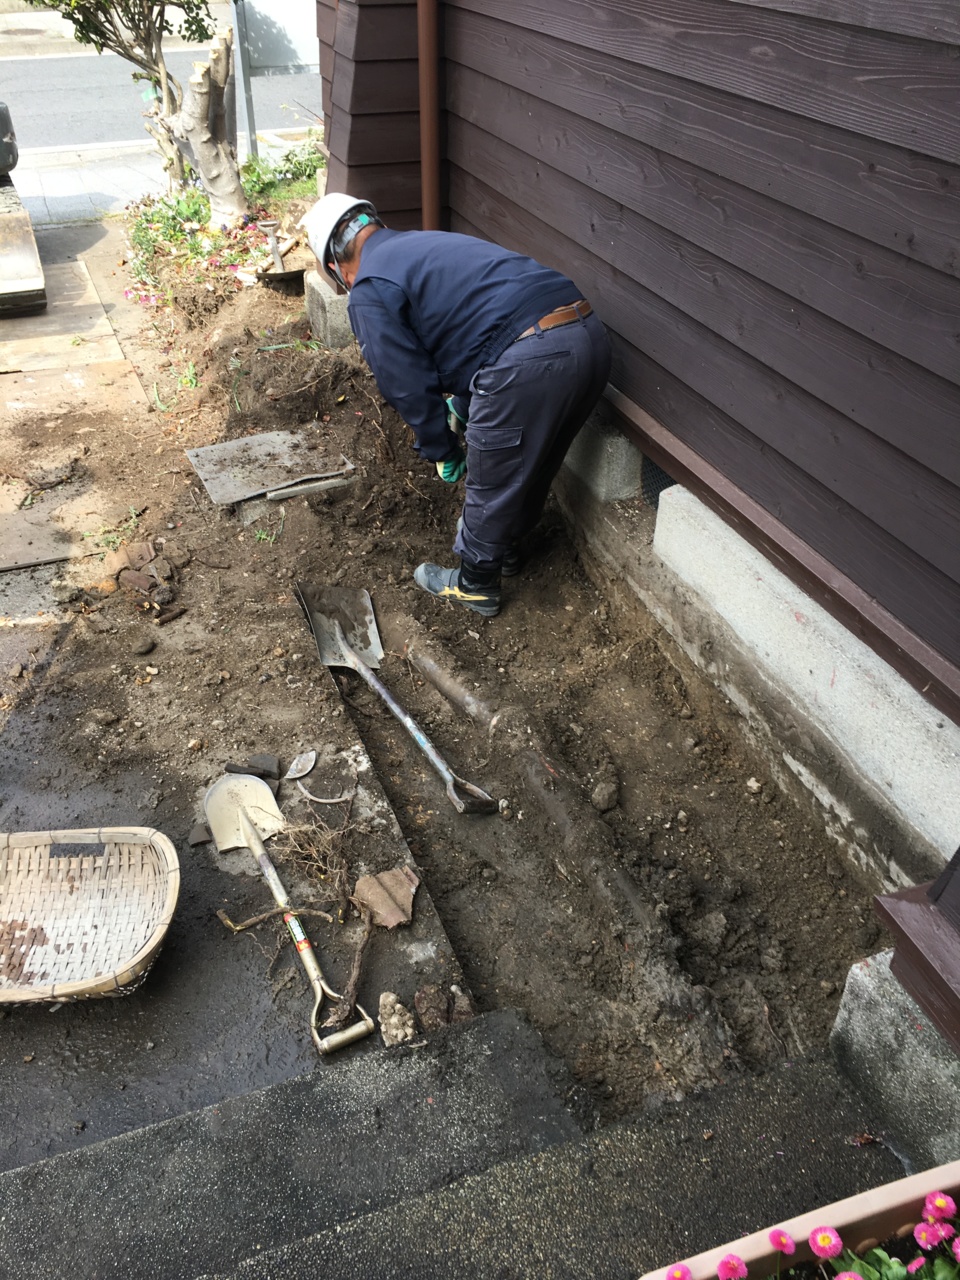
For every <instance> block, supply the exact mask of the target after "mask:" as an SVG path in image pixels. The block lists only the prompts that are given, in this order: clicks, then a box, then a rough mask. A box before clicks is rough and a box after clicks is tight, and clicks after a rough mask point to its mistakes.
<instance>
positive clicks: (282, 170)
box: [240, 130, 327, 199]
mask: <svg viewBox="0 0 960 1280" xmlns="http://www.w3.org/2000/svg"><path fill="white" fill-rule="evenodd" d="M319 142H320V140H319V137H318V136H317V135H315V134H314V133H313V131H312V130H311V132H310V133H309V134H308V135H307V138H306V139H305V140H304V141H303V142H299V143H297V144H296V145H295V146H293V147H290V148H289V149H288V150H287V151H285V152H284V153H283V155H282V156H280V158H279V159H278V160H276V161H274V160H270V159H268V158H267V157H266V156H251V157H250V158H249V160H247V161H246V162H245V163H244V165H243V166H242V168H241V170H240V176H241V179H242V182H243V190H244V192H245V193H246V195H247V197H248V199H253V197H255V196H260V197H269V198H274V199H296V198H300V197H304V196H311V195H315V194H316V176H317V170H318V169H323V168H325V167H326V163H327V161H326V157H325V156H324V154H323V152H322V151H321V150H320V146H319Z"/></svg>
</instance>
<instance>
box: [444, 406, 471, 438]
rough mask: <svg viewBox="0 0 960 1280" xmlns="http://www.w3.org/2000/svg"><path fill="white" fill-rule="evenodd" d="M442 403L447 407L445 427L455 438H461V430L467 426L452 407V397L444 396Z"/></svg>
mask: <svg viewBox="0 0 960 1280" xmlns="http://www.w3.org/2000/svg"><path fill="white" fill-rule="evenodd" d="M443 403H444V404H445V405H446V406H447V426H448V427H449V428H450V430H451V431H452V432H453V433H454V435H455V436H459V437H462V436H463V429H464V427H465V426H466V425H467V424H466V423H465V422H464V420H463V419H462V418H461V417H460V415H459V413H457V411H456V409H455V408H454V407H453V396H444V398H443Z"/></svg>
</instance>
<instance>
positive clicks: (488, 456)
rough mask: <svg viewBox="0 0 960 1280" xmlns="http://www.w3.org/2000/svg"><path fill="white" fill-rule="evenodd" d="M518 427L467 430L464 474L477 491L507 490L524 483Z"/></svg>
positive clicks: (521, 443)
mask: <svg viewBox="0 0 960 1280" xmlns="http://www.w3.org/2000/svg"><path fill="white" fill-rule="evenodd" d="M522 446H523V432H522V430H521V429H520V428H519V427H468V428H467V475H468V479H469V483H470V484H471V485H473V486H474V488H477V489H509V488H513V487H514V486H518V485H520V483H521V482H522V480H523V447H522Z"/></svg>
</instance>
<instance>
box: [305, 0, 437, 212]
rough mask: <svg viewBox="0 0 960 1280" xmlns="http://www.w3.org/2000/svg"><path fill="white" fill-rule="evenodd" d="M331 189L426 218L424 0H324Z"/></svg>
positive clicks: (321, 31) (320, 26) (320, 28)
mask: <svg viewBox="0 0 960 1280" xmlns="http://www.w3.org/2000/svg"><path fill="white" fill-rule="evenodd" d="M317 32H318V35H319V38H320V69H321V75H322V77H323V113H324V134H325V138H326V143H327V148H328V150H329V153H330V155H329V162H328V166H327V190H328V191H346V192H348V193H349V194H350V195H358V196H365V197H366V198H367V199H369V200H372V201H373V203H374V204H375V205H376V206H377V208H378V209H379V210H380V211H381V212H382V213H383V214H384V216H385V217H386V218H387V219H388V220H389V222H390V225H391V226H393V227H398V228H400V229H404V228H409V227H418V226H419V225H420V116H419V110H418V108H419V93H418V82H417V6H416V0H317Z"/></svg>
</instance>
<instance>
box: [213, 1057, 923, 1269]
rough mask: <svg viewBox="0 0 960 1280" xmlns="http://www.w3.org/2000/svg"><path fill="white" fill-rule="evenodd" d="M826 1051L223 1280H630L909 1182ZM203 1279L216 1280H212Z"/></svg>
mask: <svg viewBox="0 0 960 1280" xmlns="http://www.w3.org/2000/svg"><path fill="white" fill-rule="evenodd" d="M871 1123H872V1121H871V1118H870V1115H869V1113H868V1112H867V1110H866V1109H865V1108H864V1107H863V1106H862V1105H861V1104H860V1103H859V1102H858V1101H857V1099H856V1098H855V1096H854V1095H853V1093H852V1092H851V1091H850V1089H849V1087H848V1086H847V1085H846V1084H845V1082H844V1081H843V1080H842V1079H841V1078H840V1077H839V1076H838V1074H837V1072H836V1070H835V1069H834V1068H833V1067H832V1065H831V1064H830V1062H829V1061H828V1060H827V1058H826V1055H823V1056H820V1057H817V1058H813V1059H808V1060H805V1061H802V1062H784V1063H783V1064H782V1066H781V1068H780V1069H779V1070H778V1071H776V1072H773V1073H771V1074H769V1075H767V1076H765V1077H762V1078H758V1079H754V1080H749V1079H746V1080H744V1079H740V1080H736V1079H731V1081H730V1082H729V1083H728V1084H726V1085H722V1086H719V1087H717V1088H714V1089H710V1090H707V1091H705V1092H704V1093H702V1094H700V1095H699V1096H697V1097H695V1098H690V1099H688V1100H687V1101H686V1102H683V1103H678V1104H672V1103H667V1104H665V1105H664V1106H663V1107H662V1108H661V1109H660V1110H659V1111H656V1112H655V1113H654V1114H653V1115H651V1116H649V1117H647V1118H646V1119H644V1120H639V1121H636V1122H634V1123H627V1124H622V1125H617V1126H613V1127H611V1128H609V1129H607V1130H605V1131H604V1132H602V1133H600V1134H598V1135H596V1136H592V1137H590V1138H587V1139H583V1140H581V1141H579V1142H575V1143H567V1144H566V1145H564V1146H557V1147H552V1148H550V1149H549V1150H547V1151H544V1152H542V1153H540V1154H536V1155H532V1156H529V1157H527V1158H521V1159H519V1160H513V1161H511V1162H509V1163H504V1164H500V1165H498V1166H496V1167H494V1168H491V1169H489V1170H487V1171H485V1172H483V1173H480V1174H477V1175H474V1176H471V1177H469V1178H466V1179H464V1180H463V1181H461V1182H459V1183H457V1184H456V1185H452V1186H449V1187H447V1188H444V1189H443V1190H440V1191H434V1192H431V1193H429V1194H426V1195H423V1196H420V1197H418V1198H417V1199H416V1200H413V1201H405V1202H403V1203H401V1204H398V1205H394V1206H392V1207H389V1208H385V1209H383V1210H380V1211H378V1212H376V1213H373V1214H371V1215H370V1216H368V1217H357V1218H355V1219H354V1220H352V1221H349V1222H344V1223H342V1224H341V1225H339V1226H338V1227H337V1228H336V1229H335V1230H328V1231H325V1232H324V1233H322V1234H318V1235H317V1236H316V1237H314V1238H313V1239H304V1240H302V1241H301V1242H299V1243H291V1244H289V1245H288V1246H286V1247H285V1248H283V1249H280V1250H276V1251H274V1252H272V1253H266V1254H263V1255H261V1256H258V1257H251V1258H250V1259H249V1260H248V1261H247V1262H246V1263H245V1264H244V1265H243V1266H241V1267H238V1268H236V1269H235V1270H232V1271H228V1270H227V1269H226V1268H222V1269H221V1271H220V1273H218V1275H217V1277H216V1280H227V1278H228V1277H230V1280H275V1278H276V1277H279V1276H282V1277H283V1278H284V1280H354V1277H357V1276H363V1277H364V1280H407V1277H414V1276H415V1277H417V1280H449V1278H450V1277H452V1276H455V1277H456V1278H457V1280H490V1278H491V1277H509V1280H583V1278H584V1277H596V1278H597V1280H600V1278H602V1280H636V1277H637V1276H639V1275H642V1274H643V1273H644V1272H645V1271H647V1270H652V1269H653V1268H659V1267H664V1268H666V1267H668V1266H670V1265H671V1263H673V1262H676V1261H678V1260H679V1259H681V1258H684V1257H689V1256H691V1255H692V1254H695V1253H697V1252H699V1251H700V1250H701V1249H706V1248H711V1247H715V1246H717V1245H719V1244H723V1243H725V1242H726V1241H728V1240H735V1239H737V1238H738V1237H739V1236H741V1235H743V1234H745V1233H747V1232H749V1231H753V1230H759V1229H760V1228H762V1227H766V1226H771V1225H773V1224H775V1223H776V1222H778V1221H781V1220H783V1219H784V1218H787V1217H790V1216H792V1215H793V1214H795V1213H801V1212H805V1211H808V1210H812V1209H815V1208H817V1207H818V1206H819V1205H823V1204H829V1203H832V1202H833V1201H834V1200H837V1199H840V1198H843V1197H845V1196H847V1195H853V1194H855V1193H856V1192H859V1191H864V1190H866V1189H867V1188H869V1187H871V1186H875V1185H876V1184H877V1183H880V1182H891V1181H894V1180H895V1179H897V1178H900V1177H902V1176H903V1169H902V1167H901V1165H900V1162H899V1161H898V1160H897V1159H896V1157H895V1156H894V1155H893V1154H892V1153H891V1152H890V1151H889V1150H888V1149H886V1148H884V1147H883V1146H880V1145H875V1146H868V1147H861V1148H858V1147H855V1146H854V1145H853V1144H852V1143H850V1141H849V1138H850V1137H851V1136H852V1135H854V1134H856V1133H857V1132H859V1131H862V1130H863V1129H869V1128H870V1125H871ZM204 1280H212V1278H211V1277H205V1278H204Z"/></svg>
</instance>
